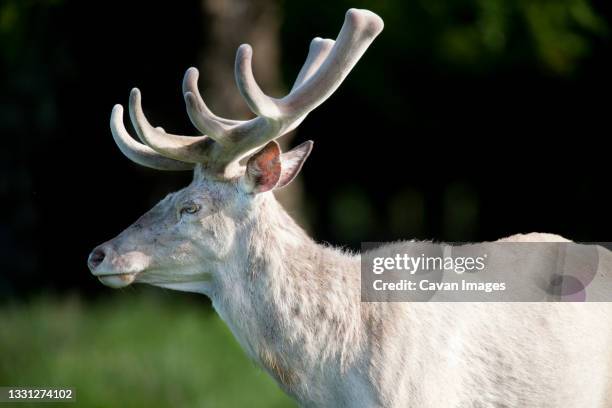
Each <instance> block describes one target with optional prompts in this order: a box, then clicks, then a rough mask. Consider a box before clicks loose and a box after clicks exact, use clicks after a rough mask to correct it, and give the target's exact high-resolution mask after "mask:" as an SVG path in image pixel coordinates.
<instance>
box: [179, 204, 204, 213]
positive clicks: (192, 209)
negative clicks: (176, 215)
mask: <svg viewBox="0 0 612 408" xmlns="http://www.w3.org/2000/svg"><path fill="white" fill-rule="evenodd" d="M198 211H200V206H199V205H198V204H196V203H187V204H185V205H183V207H181V211H180V213H181V215H183V214H195V213H197V212H198Z"/></svg>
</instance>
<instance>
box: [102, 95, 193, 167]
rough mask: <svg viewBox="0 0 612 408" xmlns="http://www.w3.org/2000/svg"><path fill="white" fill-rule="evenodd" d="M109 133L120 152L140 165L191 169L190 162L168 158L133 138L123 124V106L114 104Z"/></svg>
mask: <svg viewBox="0 0 612 408" xmlns="http://www.w3.org/2000/svg"><path fill="white" fill-rule="evenodd" d="M110 128H111V133H112V134H113V139H114V140H115V143H117V146H118V147H119V150H121V153H123V154H124V155H125V156H126V157H127V158H128V159H130V160H132V161H133V162H135V163H138V164H140V165H141V166H145V167H150V168H153V169H157V170H172V171H179V170H191V169H193V167H194V165H193V164H192V163H184V162H181V161H178V160H174V159H169V158H167V157H164V156H162V155H161V154H159V153H157V152H156V151H155V150H153V149H151V148H150V147H148V146H145V145H143V144H141V143H138V142H137V141H136V140H134V139H133V138H132V137H131V136H130V134H129V133H128V131H127V130H126V129H125V126H124V124H123V106H121V105H115V106H114V107H113V112H112V113H111V119H110Z"/></svg>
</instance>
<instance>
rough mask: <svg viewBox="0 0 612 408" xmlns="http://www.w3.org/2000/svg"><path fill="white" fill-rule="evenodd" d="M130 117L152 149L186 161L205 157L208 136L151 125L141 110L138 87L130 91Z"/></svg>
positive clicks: (209, 141)
mask: <svg viewBox="0 0 612 408" xmlns="http://www.w3.org/2000/svg"><path fill="white" fill-rule="evenodd" d="M129 108H130V109H129V110H130V118H131V120H132V124H133V125H134V128H135V129H136V132H137V133H138V134H139V135H140V137H141V138H142V140H143V141H144V142H145V143H146V144H147V145H148V146H149V147H151V148H152V149H153V150H155V151H157V152H158V153H161V154H162V155H164V156H167V157H170V158H172V159H175V160H180V161H184V162H188V163H201V162H203V161H205V159H206V157H207V151H208V149H209V148H210V145H211V141H212V140H211V139H210V138H209V137H208V136H197V137H191V136H180V135H174V134H171V133H166V132H164V131H163V130H160V129H159V128H154V127H153V126H151V124H150V123H149V121H148V120H147V118H146V117H145V115H144V112H143V111H142V104H141V95H140V91H139V90H138V88H134V89H132V92H131V93H130V106H129Z"/></svg>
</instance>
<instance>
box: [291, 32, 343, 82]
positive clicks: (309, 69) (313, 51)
mask: <svg viewBox="0 0 612 408" xmlns="http://www.w3.org/2000/svg"><path fill="white" fill-rule="evenodd" d="M334 44H335V41H334V40H330V39H328V38H326V39H323V38H321V37H315V38H313V40H312V41H311V42H310V48H309V50H308V56H307V57H306V61H305V62H304V65H303V66H302V69H300V72H299V74H298V76H297V78H296V79H295V82H294V83H293V87H292V88H291V92H293V91H294V90H295V89H297V88H298V87H299V86H300V85H302V84H303V83H304V82H306V80H308V79H309V78H310V77H311V76H312V75H313V74H314V73H316V72H317V70H318V69H319V67H320V66H321V64H322V63H323V62H324V61H325V58H327V56H328V55H329V52H330V51H331V49H332V47H333V46H334Z"/></svg>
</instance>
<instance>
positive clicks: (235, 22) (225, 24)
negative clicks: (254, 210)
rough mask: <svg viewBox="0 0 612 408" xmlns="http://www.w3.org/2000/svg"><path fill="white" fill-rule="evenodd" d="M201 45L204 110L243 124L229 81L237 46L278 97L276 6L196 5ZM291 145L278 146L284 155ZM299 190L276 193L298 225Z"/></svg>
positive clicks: (223, 1)
mask: <svg viewBox="0 0 612 408" xmlns="http://www.w3.org/2000/svg"><path fill="white" fill-rule="evenodd" d="M202 8H203V11H204V16H205V18H204V21H205V24H204V26H203V29H204V31H205V33H204V38H206V41H207V43H206V45H205V48H204V50H203V53H202V57H201V61H202V62H201V64H200V65H201V68H202V74H203V75H202V76H201V79H200V84H201V86H202V87H203V88H204V91H205V98H206V99H207V100H208V101H210V103H209V106H211V108H212V109H213V111H215V112H216V113H217V114H219V115H220V116H225V117H228V118H233V119H234V118H238V119H244V118H245V117H251V116H252V113H251V112H250V110H249V109H248V107H247V105H246V103H245V102H244V99H243V98H242V96H240V93H239V92H238V89H237V87H236V86H235V81H234V59H235V52H236V49H237V48H238V46H240V44H243V43H248V44H250V45H251V46H252V47H253V50H254V58H253V71H254V73H255V77H256V78H257V82H258V83H259V85H260V86H261V88H262V89H264V90H265V92H266V93H267V94H269V95H272V96H282V95H284V94H285V92H286V87H285V86H284V85H283V83H282V78H281V75H280V52H281V51H280V26H281V20H282V14H281V7H280V4H279V1H278V0H255V1H253V0H202ZM291 139H292V135H287V136H285V137H283V138H282V139H281V140H280V143H281V146H282V148H283V150H286V149H287V148H288V146H289V143H290V141H291ZM302 190H303V189H302V185H301V181H300V180H299V178H298V179H296V180H294V181H293V183H291V184H290V185H289V186H288V187H286V188H284V189H282V190H279V191H278V192H276V196H277V198H278V199H279V200H280V201H281V203H282V204H283V206H284V207H285V208H286V209H287V210H288V211H289V212H290V213H291V214H292V215H294V216H295V217H296V218H298V220H299V221H300V222H301V224H302V225H304V221H305V220H304V218H303V209H302V202H303V200H302V198H303V193H302Z"/></svg>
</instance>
